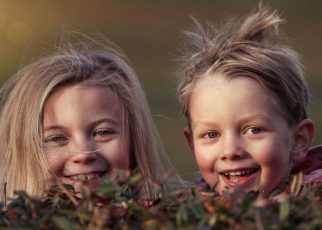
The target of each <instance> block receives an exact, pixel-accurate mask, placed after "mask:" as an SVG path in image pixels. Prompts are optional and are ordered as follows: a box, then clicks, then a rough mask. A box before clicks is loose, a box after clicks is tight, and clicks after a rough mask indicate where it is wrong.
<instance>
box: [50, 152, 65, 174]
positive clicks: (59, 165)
mask: <svg viewBox="0 0 322 230" xmlns="http://www.w3.org/2000/svg"><path fill="white" fill-rule="evenodd" d="M46 160H47V164H48V169H49V171H50V172H51V173H53V174H55V175H56V176H59V175H60V173H61V171H62V169H63V167H64V164H65V162H66V161H67V159H66V158H65V157H64V156H63V155H62V154H57V153H53V152H48V153H46Z"/></svg>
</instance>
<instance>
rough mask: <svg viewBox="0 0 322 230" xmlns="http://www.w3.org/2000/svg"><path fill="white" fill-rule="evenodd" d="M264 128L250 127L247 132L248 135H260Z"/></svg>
mask: <svg viewBox="0 0 322 230" xmlns="http://www.w3.org/2000/svg"><path fill="white" fill-rule="evenodd" d="M262 131H263V130H262V128H259V127H250V128H248V129H247V130H246V134H258V133H260V132H262Z"/></svg>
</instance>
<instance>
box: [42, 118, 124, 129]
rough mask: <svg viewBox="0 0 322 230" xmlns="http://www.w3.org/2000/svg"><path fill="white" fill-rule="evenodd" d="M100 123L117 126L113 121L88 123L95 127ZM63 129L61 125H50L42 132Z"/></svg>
mask: <svg viewBox="0 0 322 230" xmlns="http://www.w3.org/2000/svg"><path fill="white" fill-rule="evenodd" d="M101 123H108V124H111V125H112V126H118V125H119V122H118V121H116V120H115V119H112V118H102V119H98V120H95V121H94V122H92V123H90V126H92V127H95V126H97V125H99V124H101ZM63 129H64V126H62V125H50V126H47V127H44V129H43V130H44V132H46V131H50V130H63Z"/></svg>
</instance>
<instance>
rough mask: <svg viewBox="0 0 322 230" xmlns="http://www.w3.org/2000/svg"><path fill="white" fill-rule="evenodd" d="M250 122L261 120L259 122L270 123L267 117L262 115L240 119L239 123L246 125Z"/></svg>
mask: <svg viewBox="0 0 322 230" xmlns="http://www.w3.org/2000/svg"><path fill="white" fill-rule="evenodd" d="M252 120H261V121H265V122H267V123H269V124H270V123H271V120H270V119H269V117H268V116H266V115H263V114H255V115H248V116H245V117H244V118H242V119H240V122H242V123H246V122H249V121H252Z"/></svg>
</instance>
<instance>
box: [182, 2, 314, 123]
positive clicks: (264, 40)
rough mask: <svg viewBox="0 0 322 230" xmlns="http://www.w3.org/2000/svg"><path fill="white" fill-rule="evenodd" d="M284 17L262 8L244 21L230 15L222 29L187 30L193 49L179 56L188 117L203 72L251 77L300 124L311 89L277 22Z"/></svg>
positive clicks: (184, 107)
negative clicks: (193, 93)
mask: <svg viewBox="0 0 322 230" xmlns="http://www.w3.org/2000/svg"><path fill="white" fill-rule="evenodd" d="M282 21H283V20H282V19H281V18H280V17H279V16H278V15H277V13H276V12H270V10H269V9H268V8H266V7H264V6H263V5H262V4H261V3H260V5H259V9H258V10H257V11H256V12H254V13H252V14H251V15H250V16H248V17H247V18H246V19H244V20H241V21H239V20H235V19H232V20H230V21H228V22H227V23H226V24H224V26H222V27H221V28H216V29H215V28H214V27H212V26H210V28H209V30H204V29H203V28H202V26H201V25H200V23H199V22H197V21H196V20H195V23H196V27H197V30H196V32H186V35H187V37H188V39H189V41H190V42H191V44H192V48H193V49H191V50H187V51H188V52H186V54H185V55H184V56H183V58H181V62H182V66H181V70H180V72H179V76H181V82H180V84H179V87H178V96H179V101H180V103H181V105H182V110H183V113H184V115H185V116H186V118H187V120H188V122H189V101H190V97H191V94H192V92H193V90H194V88H195V86H196V84H197V83H198V82H199V81H200V80H202V79H204V78H205V77H215V76H219V75H221V76H224V77H227V78H234V77H250V78H253V79H255V80H257V81H258V82H259V83H260V84H262V85H263V86H265V87H267V88H268V89H269V90H271V91H272V92H273V93H274V94H276V96H277V98H278V99H279V103H280V107H281V108H282V109H283V114H284V116H285V119H286V120H287V121H288V123H289V124H291V125H292V124H296V123H298V122H299V121H301V120H302V119H304V118H306V117H307V115H308V89H307V84H306V82H305V79H304V77H303V70H302V63H301V61H300V58H299V55H298V54H297V53H296V52H295V51H294V50H293V49H291V48H290V47H289V46H287V45H285V44H284V42H283V41H282V38H281V37H280V35H279V31H278V25H279V24H280V23H281V22H282Z"/></svg>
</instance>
